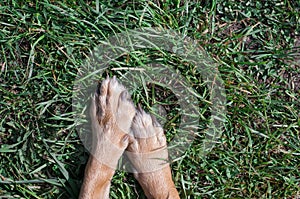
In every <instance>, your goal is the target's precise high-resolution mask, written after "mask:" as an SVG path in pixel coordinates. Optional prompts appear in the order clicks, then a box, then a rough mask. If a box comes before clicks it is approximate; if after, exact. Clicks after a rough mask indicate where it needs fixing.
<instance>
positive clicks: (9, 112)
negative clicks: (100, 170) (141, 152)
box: [0, 0, 300, 199]
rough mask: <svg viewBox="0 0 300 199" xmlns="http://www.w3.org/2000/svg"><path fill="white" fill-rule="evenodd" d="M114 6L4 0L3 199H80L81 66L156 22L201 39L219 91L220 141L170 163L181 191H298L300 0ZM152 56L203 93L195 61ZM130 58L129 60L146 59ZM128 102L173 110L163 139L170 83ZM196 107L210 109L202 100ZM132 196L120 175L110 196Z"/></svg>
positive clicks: (0, 30) (83, 157) (0, 6)
mask: <svg viewBox="0 0 300 199" xmlns="http://www.w3.org/2000/svg"><path fill="white" fill-rule="evenodd" d="M113 2H114V3H99V4H98V1H89V2H84V1H77V3H75V1H67V0H65V1H61V2H59V1H57V2H55V1H47V0H45V1H35V2H34V1H32V2H30V1H13V0H12V1H1V2H0V95H1V97H2V98H1V99H2V100H1V102H0V124H1V125H0V198H76V197H77V195H78V192H79V189H80V186H81V181H82V178H83V172H84V168H85V163H86V161H87V159H88V152H87V151H86V150H85V148H84V147H83V145H82V143H81V140H80V138H79V136H78V132H77V129H76V126H75V125H74V121H75V119H74V117H73V116H74V112H73V111H72V95H73V93H72V91H73V84H74V80H75V79H76V77H77V72H78V70H79V69H80V67H81V66H82V65H83V63H84V60H85V59H86V58H87V56H88V54H89V53H90V52H91V51H92V50H93V49H94V47H96V46H97V45H99V44H100V43H101V41H104V40H105V38H107V37H109V36H112V35H114V34H116V33H119V32H121V31H123V30H127V29H133V28H139V27H154V26H158V27H162V28H166V29H173V30H176V31H178V32H180V33H182V34H184V35H187V36H189V37H191V38H193V39H197V40H198V41H199V43H200V44H201V45H202V47H203V48H204V49H205V50H206V51H207V52H208V53H209V54H210V56H211V57H212V58H213V59H214V60H215V61H216V62H217V63H218V64H219V72H220V74H221V77H222V79H223V81H224V86H225V89H226V99H227V105H226V108H227V114H226V124H225V127H224V132H223V134H222V136H221V138H220V139H219V143H218V144H217V145H216V146H215V148H214V149H213V150H212V151H211V152H210V153H209V154H208V155H207V156H205V157H200V156H199V154H200V153H201V151H200V150H201V136H200V135H199V137H197V139H196V140H195V141H194V142H193V144H192V146H191V147H190V148H189V150H188V151H186V153H185V154H184V155H183V156H182V158H180V159H179V160H178V161H175V162H174V163H173V164H172V171H173V176H174V180H175V182H176V186H177V188H178V190H179V192H180V195H181V198H291V199H292V198H299V197H300V175H299V173H300V172H299V170H300V141H299V140H300V119H299V118H300V111H299V110H300V100H299V96H300V49H299V48H300V47H299V46H300V45H299V42H300V27H299V26H300V14H299V13H300V3H299V1H288V0H287V1H261V2H257V1H199V2H198V3H195V2H194V1H191V2H186V3H184V2H183V1H169V0H166V1H152V2H150V1H149V2H148V1H144V0H142V1H119V2H117V1H113ZM151 53H152V54H154V55H155V56H157V57H161V58H162V60H163V61H164V62H165V63H166V64H173V65H176V66H177V69H178V70H179V71H180V72H181V74H182V75H183V76H185V77H186V78H187V79H188V81H189V83H190V85H192V86H193V88H194V89H195V90H197V91H198V92H199V93H200V94H201V95H202V93H201V91H205V88H203V87H201V86H200V84H201V81H200V76H201V74H194V73H193V71H192V68H193V67H192V66H190V67H184V64H182V63H181V61H180V60H179V59H176V58H173V57H172V55H166V56H160V55H157V54H155V52H151V51H150V54H151ZM136 58H138V59H136V60H134V59H132V60H130V61H131V63H132V65H134V66H136V65H138V64H141V63H142V62H143V57H142V56H140V57H138V56H136ZM124 60H125V61H124ZM119 61H120V62H123V65H126V59H122V58H120V60H119ZM127 64H128V63H127ZM106 73H108V74H111V75H113V74H115V75H118V76H120V73H118V72H111V71H109V70H107V72H106ZM145 90H146V91H148V95H146V92H145ZM154 91H156V92H158V91H160V92H158V94H157V95H155V96H156V97H154V95H153V92H154ZM147 96H148V97H147ZM168 97H169V98H168ZM206 97H207V96H206ZM133 98H134V101H135V102H140V103H142V105H143V106H144V107H150V105H152V104H161V105H163V106H164V107H165V109H166V110H167V112H168V117H170V119H172V118H174V117H175V119H174V120H171V122H170V123H168V125H166V131H167V132H168V134H167V135H168V138H170V136H171V134H172V133H174V130H176V122H178V120H176V114H177V112H176V109H175V108H176V107H177V106H176V102H174V97H173V98H172V95H171V94H170V93H169V91H168V90H164V89H163V88H161V87H149V88H148V89H145V88H140V89H139V90H136V91H134V92H133ZM199 106H200V107H201V110H202V109H203V115H204V116H206V117H209V116H210V113H209V110H210V108H209V107H208V105H207V104H205V103H203V104H200V105H199ZM206 119H207V118H206ZM206 119H205V118H204V119H203V125H205V124H206V123H205V122H206ZM174 126H175V127H174ZM138 195H140V198H145V197H144V196H143V193H142V191H141V188H140V187H139V185H138V183H137V182H136V181H135V180H134V178H133V177H132V175H131V174H127V173H124V172H120V171H118V172H117V173H116V175H115V176H114V179H113V181H112V188H111V198H137V197H138Z"/></svg>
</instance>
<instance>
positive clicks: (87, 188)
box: [79, 77, 179, 199]
mask: <svg viewBox="0 0 300 199" xmlns="http://www.w3.org/2000/svg"><path fill="white" fill-rule="evenodd" d="M90 115H91V120H92V121H91V122H92V130H93V146H92V148H93V150H92V153H91V156H90V158H89V161H88V163H87V165H86V170H85V177H84V181H83V185H82V188H81V192H80V195H79V198H80V199H96V198H97V199H98V198H101V199H106V198H109V189H110V181H111V179H112V177H113V175H114V172H115V169H116V167H117V163H118V160H119V158H120V157H121V156H122V154H123V153H124V152H125V153H126V155H127V157H128V158H129V160H130V162H131V165H132V167H133V168H132V169H133V171H134V176H135V178H136V179H137V180H138V182H139V183H140V185H141V187H142V188H143V190H144V192H145V195H146V196H147V198H149V199H150V198H155V199H167V198H169V199H173V198H174V199H177V198H179V195H178V192H177V190H176V188H175V185H174V182H173V180H172V175H171V169H170V166H169V164H168V162H167V159H168V151H167V143H166V138H165V135H164V132H163V129H162V127H161V126H160V124H159V123H158V122H157V121H156V119H155V117H153V116H150V115H149V114H147V113H146V112H145V111H144V110H142V109H141V108H140V107H138V108H137V109H136V108H135V107H134V105H133V102H132V100H131V98H130V95H129V93H128V91H127V90H126V88H125V87H124V86H123V85H121V84H120V83H118V81H117V80H116V78H115V77H113V78H112V79H110V78H107V79H105V80H104V81H103V82H102V84H101V86H99V87H98V89H97V91H96V93H95V96H94V98H93V99H92V104H91V109H90Z"/></svg>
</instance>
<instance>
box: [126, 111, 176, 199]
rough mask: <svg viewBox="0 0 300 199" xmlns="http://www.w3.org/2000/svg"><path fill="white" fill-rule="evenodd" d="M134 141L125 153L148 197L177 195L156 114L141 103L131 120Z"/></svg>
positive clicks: (165, 143) (164, 140)
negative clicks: (151, 113) (148, 110)
mask: <svg viewBox="0 0 300 199" xmlns="http://www.w3.org/2000/svg"><path fill="white" fill-rule="evenodd" d="M132 134H133V136H134V141H133V142H131V143H130V144H129V146H128V148H127V151H126V155H127V157H128V158H129V160H130V161H131V163H132V166H133V167H134V176H135V178H136V179H137V180H138V181H139V183H140V185H141V186H142V188H143V190H144V192H145V194H146V196H147V198H148V199H151V198H155V199H167V198H169V199H171V198H172V199H173V198H174V199H178V198H179V195H178V192H177V190H176V188H175V185H174V182H173V180H172V175H171V169H170V166H169V163H168V151H167V142H166V137H165V135H164V132H163V129H162V127H161V126H160V124H159V123H158V122H157V120H156V118H155V117H153V116H150V115H149V114H147V113H146V112H145V111H144V110H142V109H141V108H140V107H139V108H138V111H137V114H136V115H135V117H134V119H133V123H132Z"/></svg>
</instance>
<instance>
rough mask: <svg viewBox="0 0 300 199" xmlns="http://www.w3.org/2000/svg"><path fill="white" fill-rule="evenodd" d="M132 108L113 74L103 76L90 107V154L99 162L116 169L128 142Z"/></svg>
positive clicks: (129, 99) (133, 112)
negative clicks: (91, 131) (91, 130)
mask: <svg viewBox="0 0 300 199" xmlns="http://www.w3.org/2000/svg"><path fill="white" fill-rule="evenodd" d="M135 112H136V110H135V107H134V105H133V103H132V101H131V98H130V95H129V93H128V91H127V90H126V89H125V87H124V86H123V85H121V84H120V83H118V81H117V80H116V78H115V77H113V78H112V79H109V78H107V79H105V80H104V81H103V82H102V84H101V87H98V90H97V92H96V93H95V97H94V99H93V102H92V106H91V111H90V114H91V120H92V127H93V135H94V137H93V138H94V139H93V141H94V143H93V148H94V149H93V152H92V154H93V155H94V156H95V157H96V158H97V159H98V160H99V161H100V162H102V163H104V164H105V165H107V166H110V167H112V168H114V169H115V168H116V165H117V162H118V160H119V158H120V157H121V155H122V154H123V152H124V150H125V148H126V147H127V146H128V143H129V137H130V136H129V135H128V133H129V131H130V127H131V123H132V120H133V117H134V115H135Z"/></svg>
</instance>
